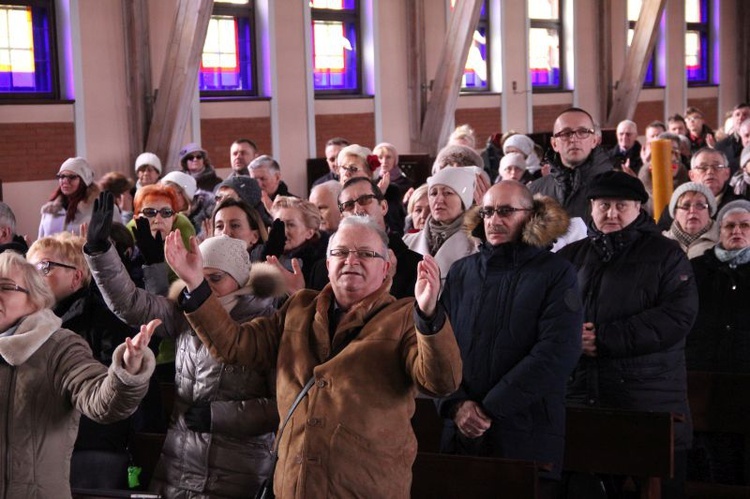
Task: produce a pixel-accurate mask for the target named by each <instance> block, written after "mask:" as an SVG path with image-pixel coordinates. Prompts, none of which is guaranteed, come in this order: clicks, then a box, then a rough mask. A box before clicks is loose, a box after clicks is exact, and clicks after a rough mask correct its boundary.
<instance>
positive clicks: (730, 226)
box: [721, 222, 750, 232]
mask: <svg viewBox="0 0 750 499" xmlns="http://www.w3.org/2000/svg"><path fill="white" fill-rule="evenodd" d="M738 227H739V229H740V230H741V231H742V232H747V231H748V230H750V222H727V223H723V224H721V230H725V231H727V232H734V229H736V228H738Z"/></svg>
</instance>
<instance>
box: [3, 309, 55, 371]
mask: <svg viewBox="0 0 750 499" xmlns="http://www.w3.org/2000/svg"><path fill="white" fill-rule="evenodd" d="M60 324H62V320H61V319H60V318H59V317H57V316H56V315H55V314H54V313H53V312H52V310H50V309H48V308H45V309H42V310H38V311H36V312H34V313H32V314H29V315H27V316H26V317H24V318H23V319H21V321H20V323H19V324H18V329H16V332H15V334H13V336H6V337H3V338H0V357H2V358H3V359H4V360H5V362H7V363H8V364H10V365H12V366H20V365H21V364H23V363H24V362H26V361H27V360H28V359H29V357H31V356H32V355H34V353H35V352H36V351H37V350H39V347H41V346H42V345H43V344H44V343H45V342H46V341H47V340H48V339H49V338H50V336H52V335H53V334H54V333H55V331H57V330H58V329H60Z"/></svg>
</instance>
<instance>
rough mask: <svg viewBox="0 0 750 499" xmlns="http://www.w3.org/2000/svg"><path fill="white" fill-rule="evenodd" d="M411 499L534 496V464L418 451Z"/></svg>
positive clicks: (533, 498) (523, 498) (524, 498)
mask: <svg viewBox="0 0 750 499" xmlns="http://www.w3.org/2000/svg"><path fill="white" fill-rule="evenodd" d="M412 472H413V477H412V484H411V497H412V499H439V498H446V499H453V498H456V499H461V498H465V497H470V498H472V499H482V498H485V497H486V498H497V497H512V498H514V499H536V497H537V490H538V486H539V484H538V478H537V474H538V471H537V465H536V464H534V463H531V462H528V461H516V460H511V459H498V458H488V457H472V456H453V455H448V454H433V453H427V452H420V453H418V454H417V459H416V460H415V461H414V466H413V467H412Z"/></svg>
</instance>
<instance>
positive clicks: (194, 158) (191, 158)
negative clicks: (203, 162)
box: [185, 154, 203, 161]
mask: <svg viewBox="0 0 750 499" xmlns="http://www.w3.org/2000/svg"><path fill="white" fill-rule="evenodd" d="M185 159H186V160H187V161H198V160H199V159H203V156H202V155H200V154H197V155H196V154H191V155H190V156H185Z"/></svg>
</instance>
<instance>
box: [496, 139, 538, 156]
mask: <svg viewBox="0 0 750 499" xmlns="http://www.w3.org/2000/svg"><path fill="white" fill-rule="evenodd" d="M508 147H515V148H516V149H518V150H519V151H521V152H522V153H523V155H524V156H528V155H529V154H531V151H533V150H534V141H533V140H531V138H530V137H528V136H526V135H522V134H520V133H517V134H516V135H511V136H510V137H508V138H507V139H505V142H503V153H504V154H508Z"/></svg>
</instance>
